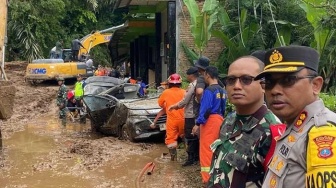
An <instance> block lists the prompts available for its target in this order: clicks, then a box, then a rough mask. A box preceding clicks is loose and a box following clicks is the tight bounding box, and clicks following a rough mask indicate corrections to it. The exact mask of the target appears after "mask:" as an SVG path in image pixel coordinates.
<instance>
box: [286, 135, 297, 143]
mask: <svg viewBox="0 0 336 188" xmlns="http://www.w3.org/2000/svg"><path fill="white" fill-rule="evenodd" d="M287 141H288V142H295V141H296V138H295V136H293V135H289V136H288V137H287Z"/></svg>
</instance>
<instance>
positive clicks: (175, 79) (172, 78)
mask: <svg viewBox="0 0 336 188" xmlns="http://www.w3.org/2000/svg"><path fill="white" fill-rule="evenodd" d="M168 83H170V84H180V83H182V78H181V76H180V75H179V74H176V73H175V74H172V75H170V76H169V78H168Z"/></svg>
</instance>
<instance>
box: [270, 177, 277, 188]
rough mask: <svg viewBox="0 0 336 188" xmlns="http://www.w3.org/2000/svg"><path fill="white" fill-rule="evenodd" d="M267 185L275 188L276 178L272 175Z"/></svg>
mask: <svg viewBox="0 0 336 188" xmlns="http://www.w3.org/2000/svg"><path fill="white" fill-rule="evenodd" d="M269 184H270V187H271V188H275V187H276V186H277V178H276V176H275V175H274V174H273V175H272V177H271V179H270V181H269Z"/></svg>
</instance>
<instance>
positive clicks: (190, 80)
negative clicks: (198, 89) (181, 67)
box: [187, 74, 193, 82]
mask: <svg viewBox="0 0 336 188" xmlns="http://www.w3.org/2000/svg"><path fill="white" fill-rule="evenodd" d="M187 80H188V82H192V81H193V75H192V74H189V75H188V74H187Z"/></svg>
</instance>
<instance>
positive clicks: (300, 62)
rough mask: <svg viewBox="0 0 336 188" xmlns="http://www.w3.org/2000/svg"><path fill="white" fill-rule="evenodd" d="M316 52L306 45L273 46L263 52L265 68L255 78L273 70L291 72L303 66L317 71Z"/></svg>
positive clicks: (317, 56)
mask: <svg viewBox="0 0 336 188" xmlns="http://www.w3.org/2000/svg"><path fill="white" fill-rule="evenodd" d="M319 58H320V57H319V54H318V52H317V51H316V50H315V49H313V48H310V47H307V46H285V47H278V48H273V49H271V50H268V51H266V53H265V60H264V63H265V68H264V71H263V72H262V73H260V74H259V75H258V76H257V77H256V78H255V80H259V79H261V78H263V77H265V76H266V75H268V74H271V73H273V72H279V73H292V72H298V71H300V70H302V69H303V68H309V69H311V70H314V71H316V72H317V71H318V63H319Z"/></svg>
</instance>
